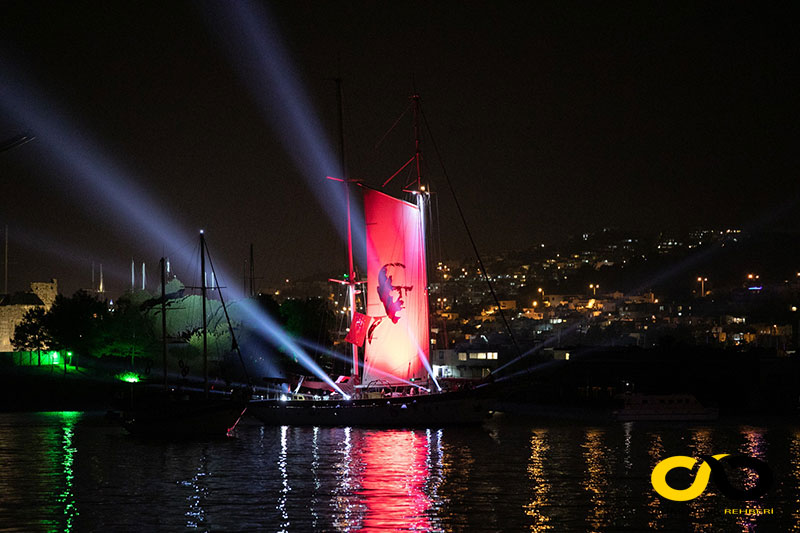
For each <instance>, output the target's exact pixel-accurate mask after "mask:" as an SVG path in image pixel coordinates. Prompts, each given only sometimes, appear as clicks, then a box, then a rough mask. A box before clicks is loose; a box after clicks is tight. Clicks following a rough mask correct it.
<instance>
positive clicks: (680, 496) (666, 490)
mask: <svg viewBox="0 0 800 533" xmlns="http://www.w3.org/2000/svg"><path fill="white" fill-rule="evenodd" d="M727 455H728V454H727V453H721V454H719V455H715V456H714V459H722V458H723V457H726V456H727ZM696 463H697V459H695V458H694V457H686V456H685V455H674V456H672V457H667V458H666V459H664V460H663V461H661V462H660V463H658V464H657V465H656V467H655V468H654V469H653V473H652V474H651V475H650V483H652V484H653V488H654V489H656V492H657V493H659V494H660V495H662V496H663V497H665V498H668V499H670V500H673V501H676V502H685V501H689V500H694V499H695V498H697V497H698V496H700V495H701V494H703V491H705V490H706V487H707V486H708V480H709V479H711V466H709V464H708V463H707V462H706V461H703V463H702V464H701V465H700V468H698V469H697V475H696V476H695V478H694V482H693V483H692V484H691V485H690V486H689V488H686V489H683V490H678V489H673V488H672V487H670V486H669V484H668V483H667V473H668V472H669V471H670V470H672V469H673V468H685V469H687V470H691V469H692V468H694V465H695V464H696Z"/></svg>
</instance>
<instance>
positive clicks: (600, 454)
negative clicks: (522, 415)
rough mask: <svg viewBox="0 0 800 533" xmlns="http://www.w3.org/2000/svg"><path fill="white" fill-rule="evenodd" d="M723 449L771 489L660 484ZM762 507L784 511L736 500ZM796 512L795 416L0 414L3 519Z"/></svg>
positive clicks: (98, 523) (555, 521)
mask: <svg viewBox="0 0 800 533" xmlns="http://www.w3.org/2000/svg"><path fill="white" fill-rule="evenodd" d="M718 453H743V454H746V455H750V456H752V457H757V458H760V459H762V460H764V461H766V462H767V463H768V464H769V466H770V467H771V470H772V472H773V474H774V476H775V483H774V485H773V486H772V489H771V490H770V491H769V492H768V493H767V494H766V496H764V497H763V498H761V499H760V500H758V501H756V502H749V503H748V502H737V501H736V500H731V499H729V498H727V497H725V496H723V495H722V494H720V493H719V490H718V489H717V488H716V487H715V486H714V484H713V482H712V483H709V485H708V488H707V489H706V491H705V492H704V493H703V494H702V495H701V496H700V497H698V498H697V499H695V500H691V501H688V502H673V501H670V500H666V499H664V498H662V497H660V496H659V495H658V494H656V493H655V491H654V490H653V489H652V487H651V485H650V473H651V471H652V469H653V467H654V466H655V465H656V464H657V463H658V462H659V461H660V460H661V459H664V458H666V457H668V456H672V455H688V456H692V457H697V456H699V455H702V454H718ZM745 473H747V471H745ZM678 481H679V482H680V480H678ZM689 481H690V480H688V478H687V480H684V482H685V483H686V484H688V483H689ZM740 481H741V482H742V483H743V484H744V485H745V486H746V485H747V484H748V483H750V484H752V483H754V481H753V480H752V479H751V480H747V479H745V480H740ZM676 488H679V487H678V486H677V485H676ZM756 508H760V509H773V512H774V514H769V515H762V516H757V517H756V516H742V515H738V516H737V515H732V514H726V512H725V510H726V509H756ZM799 522H800V427H798V426H797V425H793V424H790V423H787V422H786V421H783V422H770V423H766V422H764V423H761V424H755V425H746V424H739V423H702V424H700V423H698V424H689V423H687V424H682V425H666V424H661V425H653V424H644V423H627V424H623V423H618V424H608V425H597V426H592V425H585V424H583V423H581V424H577V423H574V424H573V423H553V422H549V423H542V422H534V421H529V420H528V421H525V420H520V419H515V420H510V419H507V418H500V419H495V420H493V421H491V422H489V423H487V424H486V425H484V426H483V427H482V428H471V429H451V428H446V429H440V430H369V429H356V428H352V429H351V428H295V427H263V426H258V425H254V424H252V425H244V426H242V427H240V428H239V429H237V433H236V437H235V438H229V439H219V440H205V441H199V442H198V441H193V442H158V441H149V440H143V439H139V438H134V437H131V436H129V435H127V434H126V433H125V431H124V430H122V429H121V428H119V427H117V426H115V425H114V424H113V423H110V422H107V421H106V420H105V419H104V418H103V417H102V415H99V414H94V413H77V412H62V413H24V414H0V531H26V532H28V531H31V532H33V531H183V530H197V531H206V530H207V531H300V532H303V531H314V530H316V531H350V530H364V531H368V530H380V529H383V530H397V529H407V530H418V531H452V530H455V531H524V530H529V531H554V532H569V531H651V530H653V531H775V532H779V531H780V532H782V531H800V525H798V523H799Z"/></svg>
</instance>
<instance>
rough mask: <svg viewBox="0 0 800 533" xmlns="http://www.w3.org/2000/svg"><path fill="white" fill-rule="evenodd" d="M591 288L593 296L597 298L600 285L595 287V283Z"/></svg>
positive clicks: (590, 285)
mask: <svg viewBox="0 0 800 533" xmlns="http://www.w3.org/2000/svg"><path fill="white" fill-rule="evenodd" d="M589 288H590V289H592V296H597V289H599V288H600V285H595V284H594V283H590V284H589Z"/></svg>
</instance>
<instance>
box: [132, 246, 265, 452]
mask: <svg viewBox="0 0 800 533" xmlns="http://www.w3.org/2000/svg"><path fill="white" fill-rule="evenodd" d="M207 251H208V250H207V247H206V242H205V235H204V234H203V232H202V231H201V232H200V270H201V272H200V278H201V287H200V289H201V293H202V314H203V329H202V331H203V383H204V386H203V390H202V391H196V390H186V389H181V388H175V387H171V386H170V384H169V382H168V377H167V341H166V330H167V319H166V316H167V315H166V290H165V287H166V275H165V267H164V265H165V260H164V258H163V257H162V258H161V261H160V264H161V333H162V335H161V341H162V352H163V353H162V355H163V364H164V382H163V388H161V387H159V388H158V389H156V390H153V389H152V388H150V389H145V390H142V391H138V392H139V393H138V394H136V396H134V394H133V390H132V395H131V399H130V400H131V406H130V408H129V409H127V410H126V411H125V412H124V413H123V419H122V421H123V425H124V426H125V428H126V429H127V430H128V431H129V432H130V433H132V434H134V435H142V436H150V437H169V438H175V437H178V438H189V437H215V436H227V435H230V434H231V432H232V431H233V429H234V428H235V427H236V425H237V424H238V422H239V420H240V419H241V417H242V415H244V412H245V410H246V409H247V403H248V401H249V398H250V393H249V389H235V390H233V391H211V390H210V386H209V381H208V331H207V330H208V324H207V315H206V296H207V292H208V287H207V286H206V268H205V264H206V263H205V260H206V254H207ZM212 270H213V265H212ZM217 289H218V290H219V291H220V292H219V296H220V302H221V303H222V308H223V310H224V311H225V317H226V319H228V326H229V328H230V332H231V335H233V328H231V327H230V319H229V318H228V312H227V308H226V307H225V301H224V299H223V298H222V292H221V289H219V287H217ZM234 346H235V347H236V350H237V351H238V349H239V348H238V345H237V344H236V342H235V340H234ZM239 356H240V358H241V354H239ZM245 372H246V369H245ZM145 387H147V385H145Z"/></svg>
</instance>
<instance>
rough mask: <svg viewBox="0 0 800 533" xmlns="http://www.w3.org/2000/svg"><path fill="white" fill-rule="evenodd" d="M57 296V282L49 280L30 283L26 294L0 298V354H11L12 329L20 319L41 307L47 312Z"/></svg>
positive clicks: (18, 293) (21, 293) (19, 293)
mask: <svg viewBox="0 0 800 533" xmlns="http://www.w3.org/2000/svg"><path fill="white" fill-rule="evenodd" d="M57 294H58V282H57V281H56V280H55V279H51V280H50V281H46V282H34V283H31V290H30V291H28V292H15V293H13V294H6V295H3V296H2V297H0V352H13V351H14V347H13V346H12V345H11V339H12V338H13V337H14V329H16V327H17V324H19V323H20V322H22V317H23V316H25V313H27V312H28V310H30V309H34V308H36V307H43V308H44V310H45V311H49V310H50V308H51V307H52V306H53V302H55V300H56V295H57Z"/></svg>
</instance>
